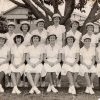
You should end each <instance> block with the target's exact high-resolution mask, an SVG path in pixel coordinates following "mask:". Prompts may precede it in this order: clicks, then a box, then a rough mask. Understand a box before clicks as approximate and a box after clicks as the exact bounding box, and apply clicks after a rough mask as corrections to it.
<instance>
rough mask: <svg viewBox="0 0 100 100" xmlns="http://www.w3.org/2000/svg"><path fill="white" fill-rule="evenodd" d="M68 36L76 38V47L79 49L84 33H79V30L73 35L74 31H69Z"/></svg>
mask: <svg viewBox="0 0 100 100" xmlns="http://www.w3.org/2000/svg"><path fill="white" fill-rule="evenodd" d="M67 35H72V36H74V38H75V42H74V44H75V45H76V46H78V47H79V42H80V39H81V36H82V33H81V32H79V31H78V30H76V32H75V33H73V32H72V30H69V31H68V32H67V33H66V36H67Z"/></svg>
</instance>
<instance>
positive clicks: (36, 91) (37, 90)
mask: <svg viewBox="0 0 100 100" xmlns="http://www.w3.org/2000/svg"><path fill="white" fill-rule="evenodd" d="M33 89H34V92H35V93H36V94H41V91H40V90H39V89H38V88H37V87H36V86H35V87H34V88H33Z"/></svg>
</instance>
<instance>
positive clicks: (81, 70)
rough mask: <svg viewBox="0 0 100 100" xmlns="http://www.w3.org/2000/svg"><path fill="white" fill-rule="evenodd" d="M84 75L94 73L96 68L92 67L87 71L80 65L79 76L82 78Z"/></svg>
mask: <svg viewBox="0 0 100 100" xmlns="http://www.w3.org/2000/svg"><path fill="white" fill-rule="evenodd" d="M85 73H96V67H95V66H94V65H93V66H91V68H90V69H88V68H87V67H86V66H85V65H82V64H81V65H80V71H79V74H80V75H81V76H84V74H85Z"/></svg>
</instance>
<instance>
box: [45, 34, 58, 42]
mask: <svg viewBox="0 0 100 100" xmlns="http://www.w3.org/2000/svg"><path fill="white" fill-rule="evenodd" d="M51 36H55V39H57V36H56V35H55V34H51V35H49V36H48V37H47V39H48V40H49V41H50V37H51Z"/></svg>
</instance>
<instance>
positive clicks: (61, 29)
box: [47, 25, 66, 47]
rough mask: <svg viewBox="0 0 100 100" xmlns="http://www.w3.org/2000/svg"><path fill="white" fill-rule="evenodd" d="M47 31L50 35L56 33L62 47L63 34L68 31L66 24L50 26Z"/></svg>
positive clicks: (58, 42)
mask: <svg viewBox="0 0 100 100" xmlns="http://www.w3.org/2000/svg"><path fill="white" fill-rule="evenodd" d="M47 32H48V34H49V35H51V34H55V35H56V36H57V44H58V45H60V46H61V47H62V34H63V33H65V32H66V29H65V26H64V25H58V26H57V27H55V26H54V25H52V26H49V27H48V28H47Z"/></svg>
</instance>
